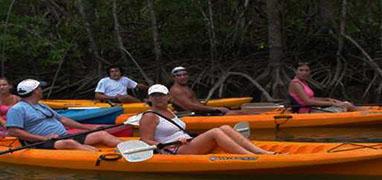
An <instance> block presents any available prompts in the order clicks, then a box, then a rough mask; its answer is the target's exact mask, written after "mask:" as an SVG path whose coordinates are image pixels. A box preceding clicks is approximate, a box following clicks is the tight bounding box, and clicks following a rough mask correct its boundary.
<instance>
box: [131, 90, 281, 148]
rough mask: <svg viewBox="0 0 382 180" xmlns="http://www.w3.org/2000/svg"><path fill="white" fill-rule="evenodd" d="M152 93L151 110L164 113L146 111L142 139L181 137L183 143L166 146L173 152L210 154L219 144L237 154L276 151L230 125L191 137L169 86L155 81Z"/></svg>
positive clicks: (161, 140)
mask: <svg viewBox="0 0 382 180" xmlns="http://www.w3.org/2000/svg"><path fill="white" fill-rule="evenodd" d="M148 95H149V101H150V102H151V111H154V112H156V113H159V114H161V115H163V116H164V117H161V116H160V115H157V114H156V113H145V114H144V115H143V116H142V119H141V120H140V122H139V132H140V136H141V140H142V141H145V142H146V143H147V144H150V145H154V144H155V145H156V144H159V143H168V142H173V141H180V142H181V144H179V145H174V146H169V147H167V148H165V151H166V152H168V153H171V154H207V153H210V152H211V151H212V150H214V149H215V148H216V147H220V148H221V149H223V150H224V151H225V152H227V153H233V154H275V153H274V152H270V151H266V150H263V149H261V148H259V147H256V146H255V145H253V144H252V143H251V142H250V141H249V140H248V139H247V138H245V137H244V136H242V135H241V134H240V133H238V132H236V131H235V130H234V129H233V128H231V127H230V126H228V125H223V126H221V127H219V128H213V129H210V130H208V131H206V132H204V133H202V134H199V135H198V136H197V137H195V138H193V139H192V140H191V141H190V139H191V136H190V135H189V134H188V133H187V132H186V131H185V130H184V129H185V128H186V125H185V123H184V122H183V121H182V120H180V119H179V118H178V117H176V115H175V114H174V113H173V112H171V111H170V110H169V109H168V108H167V107H168V106H167V105H168V101H169V91H168V89H167V88H166V87H165V86H163V85H161V84H155V85H153V86H151V87H150V88H149V90H148ZM170 120H171V121H172V122H170ZM174 123H176V124H177V125H175V124H174Z"/></svg>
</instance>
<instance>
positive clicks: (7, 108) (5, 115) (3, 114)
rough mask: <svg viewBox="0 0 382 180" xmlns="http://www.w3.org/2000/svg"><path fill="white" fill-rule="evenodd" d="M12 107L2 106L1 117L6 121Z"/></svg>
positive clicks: (0, 108)
mask: <svg viewBox="0 0 382 180" xmlns="http://www.w3.org/2000/svg"><path fill="white" fill-rule="evenodd" d="M10 107H11V106H7V105H0V116H1V117H2V118H3V119H4V120H7V112H8V110H9V108H10Z"/></svg>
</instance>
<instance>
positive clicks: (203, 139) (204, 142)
mask: <svg viewBox="0 0 382 180" xmlns="http://www.w3.org/2000/svg"><path fill="white" fill-rule="evenodd" d="M216 146H218V147H220V148H221V149H223V150H224V151H225V152H227V153H232V154H253V153H252V152H250V151H248V150H247V149H245V148H243V147H241V146H240V145H239V144H237V143H236V142H235V141H233V140H232V139H231V138H230V137H229V136H227V135H226V134H225V133H224V132H223V131H222V130H221V129H219V128H214V129H211V130H209V131H207V132H205V133H203V134H200V135H199V136H197V137H196V138H194V139H193V140H192V141H191V142H189V143H188V144H185V145H182V146H180V148H179V150H178V153H179V154H206V153H210V152H211V151H212V150H214V149H215V148H216Z"/></svg>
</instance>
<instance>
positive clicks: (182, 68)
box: [171, 66, 186, 75]
mask: <svg viewBox="0 0 382 180" xmlns="http://www.w3.org/2000/svg"><path fill="white" fill-rule="evenodd" d="M180 71H186V68H185V67H183V66H178V67H174V69H172V70H171V74H173V75H174V74H176V73H177V72H180Z"/></svg>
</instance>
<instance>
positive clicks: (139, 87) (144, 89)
mask: <svg viewBox="0 0 382 180" xmlns="http://www.w3.org/2000/svg"><path fill="white" fill-rule="evenodd" d="M135 88H138V89H140V90H143V91H146V90H147V89H148V88H149V87H148V86H146V85H145V84H141V83H138V84H137V86H135Z"/></svg>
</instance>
